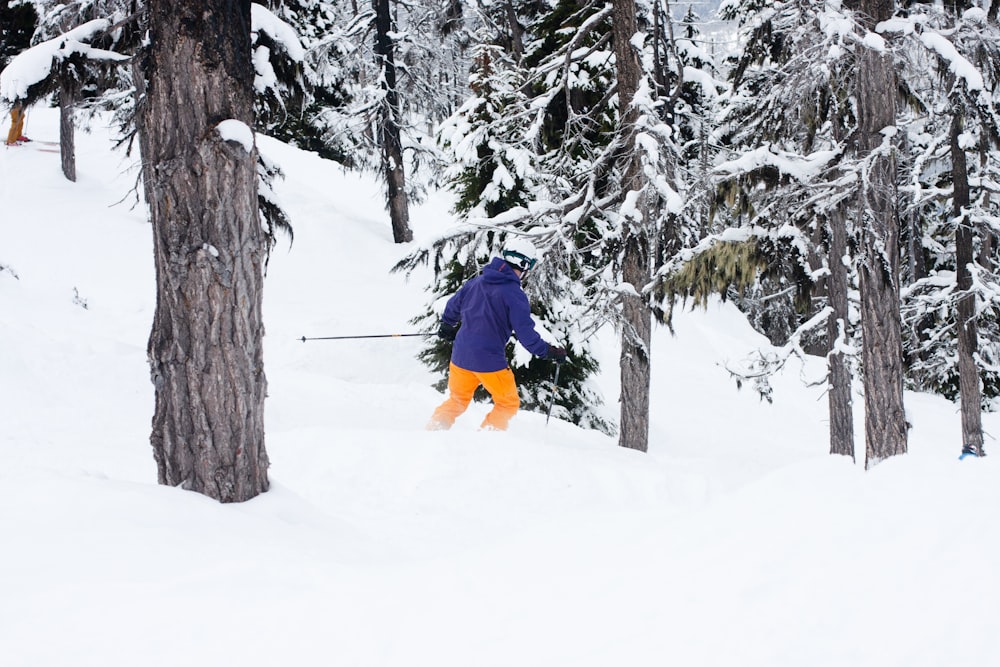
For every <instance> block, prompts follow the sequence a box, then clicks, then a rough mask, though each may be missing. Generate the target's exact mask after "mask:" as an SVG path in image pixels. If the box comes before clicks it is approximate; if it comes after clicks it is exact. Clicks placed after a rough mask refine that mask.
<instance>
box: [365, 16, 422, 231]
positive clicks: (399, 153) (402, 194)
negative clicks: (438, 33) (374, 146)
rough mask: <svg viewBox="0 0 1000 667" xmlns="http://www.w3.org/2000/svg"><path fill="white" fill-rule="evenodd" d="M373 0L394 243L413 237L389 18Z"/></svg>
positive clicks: (384, 159)
mask: <svg viewBox="0 0 1000 667" xmlns="http://www.w3.org/2000/svg"><path fill="white" fill-rule="evenodd" d="M374 1H375V53H376V55H377V56H378V57H379V58H380V59H381V61H382V62H381V63H380V64H381V67H382V89H383V90H384V91H385V101H384V103H383V104H382V109H381V113H380V118H379V125H380V128H379V135H380V136H379V142H380V143H381V145H382V165H383V168H384V171H385V182H386V194H387V197H388V200H389V219H390V221H391V223H392V238H393V240H394V241H395V242H396V243H406V242H407V241H412V240H413V232H412V231H411V230H410V210H409V203H408V202H407V198H406V171H405V169H404V166H403V142H402V137H401V132H400V127H399V123H400V109H399V92H398V91H397V90H396V62H395V56H394V54H393V45H392V38H391V37H390V36H389V33H390V32H391V31H392V17H391V16H390V15H389V0H374Z"/></svg>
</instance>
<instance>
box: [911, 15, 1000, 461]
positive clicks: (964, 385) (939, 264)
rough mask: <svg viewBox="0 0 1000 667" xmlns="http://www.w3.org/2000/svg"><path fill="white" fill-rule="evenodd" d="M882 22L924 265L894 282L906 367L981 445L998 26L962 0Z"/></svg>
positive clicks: (991, 264) (992, 287) (997, 355)
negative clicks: (901, 40) (895, 69)
mask: <svg viewBox="0 0 1000 667" xmlns="http://www.w3.org/2000/svg"><path fill="white" fill-rule="evenodd" d="M916 26H919V29H914V27H916ZM893 27H894V29H896V30H897V31H898V32H899V33H900V34H902V35H904V36H906V42H905V43H906V44H907V47H908V52H909V53H910V54H911V56H910V58H909V59H908V61H907V62H908V63H912V67H909V68H908V69H907V70H906V71H905V73H906V75H907V76H908V77H909V78H910V80H911V82H912V83H911V85H910V86H909V90H910V92H911V94H910V100H911V107H912V109H913V111H912V112H911V114H910V117H909V120H908V123H907V127H908V128H909V130H910V132H909V135H910V136H911V137H913V139H912V141H911V148H912V150H911V160H910V163H909V171H910V175H911V176H910V179H909V182H910V185H909V186H908V191H909V192H910V193H912V205H911V215H913V217H914V218H915V220H916V221H917V222H918V223H919V224H918V229H916V230H915V235H917V234H919V235H920V236H921V237H922V242H921V244H920V245H919V246H918V248H917V249H918V250H919V251H920V252H922V253H923V256H922V257H920V258H919V259H920V260H921V263H922V264H924V265H926V266H927V270H926V275H922V276H916V280H915V282H914V283H913V284H912V285H910V286H908V288H907V290H906V292H905V301H904V313H905V316H906V318H905V319H906V323H907V328H906V331H907V333H908V341H907V342H908V344H909V345H908V347H909V352H910V355H909V360H910V363H911V370H910V375H911V377H912V379H913V381H914V383H915V385H916V386H917V387H919V388H926V389H931V390H934V391H939V392H941V393H943V394H945V395H946V396H948V397H949V398H952V399H960V402H961V414H962V445H963V449H965V450H967V451H970V452H972V453H975V454H979V455H981V454H982V443H983V433H982V422H981V410H982V408H983V405H984V399H985V401H988V400H989V399H991V398H992V397H995V396H996V395H997V394H998V392H1000V386H998V385H1000V382H998V379H1000V373H998V371H1000V365H998V364H997V361H998V359H1000V339H998V337H997V321H998V319H1000V318H998V316H1000V307H998V306H997V305H996V304H997V298H996V297H997V294H998V293H1000V290H998V286H1000V280H998V273H997V263H996V256H995V255H996V253H995V251H994V250H993V249H994V248H995V247H996V246H995V239H996V237H997V230H998V228H1000V225H998V221H1000V218H998V216H997V214H996V212H995V198H996V194H995V192H991V190H992V188H991V187H990V186H989V185H988V184H989V183H993V182H997V180H998V177H1000V172H998V169H1000V165H998V158H997V148H998V147H1000V114H998V107H1000V103H998V98H997V96H996V93H995V92H994V91H995V89H996V86H997V71H998V68H1000V47H998V39H1000V32H998V27H997V25H996V22H995V20H994V21H992V22H991V21H989V20H988V15H987V14H986V12H984V11H983V10H982V9H979V8H975V7H972V6H970V5H968V4H964V3H949V4H946V6H945V7H943V8H942V9H938V8H936V7H932V6H928V7H924V8H922V10H921V11H920V12H919V13H916V12H914V14H911V15H910V16H909V17H907V19H906V20H902V19H901V20H899V21H897V23H896V25H894V26H893ZM928 72H931V73H933V72H937V74H936V76H928V75H927V73H928ZM955 359H957V360H958V363H957V364H955V363H954V360H955Z"/></svg>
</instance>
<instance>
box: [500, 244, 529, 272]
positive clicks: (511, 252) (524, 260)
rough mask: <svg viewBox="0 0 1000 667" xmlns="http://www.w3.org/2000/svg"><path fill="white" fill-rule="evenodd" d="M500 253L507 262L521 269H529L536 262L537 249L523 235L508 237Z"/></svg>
mask: <svg viewBox="0 0 1000 667" xmlns="http://www.w3.org/2000/svg"><path fill="white" fill-rule="evenodd" d="M501 254H502V255H503V258H504V259H505V260H507V263H508V264H510V265H511V266H513V267H514V268H517V269H520V270H521V271H530V270H531V269H533V268H535V264H536V263H537V262H538V249H537V248H536V247H535V244H533V243H532V242H531V241H529V240H528V239H526V238H524V237H523V236H513V237H510V238H508V239H507V243H505V244H504V247H503V252H502V253H501Z"/></svg>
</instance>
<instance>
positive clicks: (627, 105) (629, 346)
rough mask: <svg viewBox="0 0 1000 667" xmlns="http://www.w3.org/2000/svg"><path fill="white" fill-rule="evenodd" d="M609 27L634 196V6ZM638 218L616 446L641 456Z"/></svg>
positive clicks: (643, 402) (641, 223)
mask: <svg viewBox="0 0 1000 667" xmlns="http://www.w3.org/2000/svg"><path fill="white" fill-rule="evenodd" d="M612 26H613V27H612V30H613V33H614V42H615V67H616V74H617V79H618V106H619V113H620V114H621V121H620V122H621V134H622V136H624V137H625V141H624V143H623V154H622V156H621V159H622V160H623V161H625V164H626V165H627V167H626V171H625V177H624V182H623V184H622V186H623V189H624V191H625V192H626V193H627V192H629V191H634V192H639V191H641V190H642V189H643V177H642V165H641V163H640V161H639V155H638V153H637V151H636V147H635V142H634V140H633V139H632V137H634V135H635V124H636V116H637V112H636V110H635V108H634V107H633V106H632V100H633V98H634V97H635V93H636V91H637V90H638V89H639V81H640V77H641V75H642V70H641V69H640V65H639V59H638V57H637V55H636V53H635V49H634V48H633V46H632V44H631V40H632V37H633V35H635V33H636V30H637V24H636V18H635V2H633V1H632V0H614V5H613V10H612ZM640 198H641V197H640ZM641 215H643V216H644V219H642V220H632V221H630V224H629V225H628V227H627V229H626V231H625V238H624V246H625V252H624V257H623V261H622V279H623V281H624V282H625V283H626V284H630V285H632V286H633V287H635V289H636V292H637V294H635V295H625V296H623V301H624V304H623V313H622V315H623V318H624V323H623V326H622V352H621V384H622V388H621V391H622V395H621V425H620V426H621V430H620V432H619V437H618V444H620V445H621V446H622V447H628V448H630V449H638V450H640V451H643V452H645V451H646V450H647V449H648V448H649V375H650V369H649V346H650V335H651V328H652V323H651V314H650V310H649V308H648V307H647V306H646V303H645V300H644V299H643V298H642V296H641V294H640V293H641V291H642V289H643V287H645V286H646V284H647V283H648V282H649V280H650V266H649V253H650V248H649V234H647V233H646V229H645V228H646V225H648V215H649V211H647V210H642V211H641Z"/></svg>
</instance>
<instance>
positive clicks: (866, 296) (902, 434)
mask: <svg viewBox="0 0 1000 667" xmlns="http://www.w3.org/2000/svg"><path fill="white" fill-rule="evenodd" d="M893 7H894V3H893V2H892V0H863V1H862V2H861V12H860V16H861V17H862V27H863V28H866V29H867V30H869V31H872V30H874V27H875V25H876V24H877V23H878V22H879V21H884V20H887V19H889V18H890V17H891V15H892V11H893ZM896 90H897V85H896V74H895V71H894V69H893V64H892V59H891V57H890V56H889V55H888V54H885V53H881V52H879V51H876V50H875V49H873V48H862V49H861V54H860V57H859V62H858V91H857V100H858V102H857V104H858V139H857V150H858V153H859V155H860V157H861V158H862V159H866V160H868V161H869V167H868V170H867V173H866V174H865V182H864V186H863V187H862V191H861V207H862V215H861V219H862V221H863V222H864V225H863V228H864V237H863V247H864V248H865V254H864V258H863V260H862V262H861V267H860V274H861V276H860V290H861V331H862V364H863V367H864V385H865V468H866V469H867V468H871V467H872V466H873V465H875V464H876V463H878V462H879V461H882V460H884V459H886V458H889V457H890V456H895V455H897V454H905V453H906V449H907V433H906V415H905V412H904V408H903V344H902V325H901V322H900V314H899V220H898V217H897V211H896V201H895V176H896V161H895V158H894V156H893V154H892V151H891V150H886V146H884V143H885V142H884V139H885V136H884V134H883V132H884V131H886V130H888V129H890V128H893V127H894V126H895V120H896V104H897V100H896Z"/></svg>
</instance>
